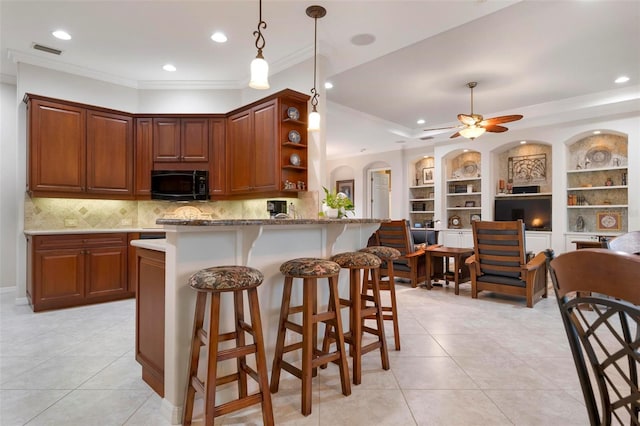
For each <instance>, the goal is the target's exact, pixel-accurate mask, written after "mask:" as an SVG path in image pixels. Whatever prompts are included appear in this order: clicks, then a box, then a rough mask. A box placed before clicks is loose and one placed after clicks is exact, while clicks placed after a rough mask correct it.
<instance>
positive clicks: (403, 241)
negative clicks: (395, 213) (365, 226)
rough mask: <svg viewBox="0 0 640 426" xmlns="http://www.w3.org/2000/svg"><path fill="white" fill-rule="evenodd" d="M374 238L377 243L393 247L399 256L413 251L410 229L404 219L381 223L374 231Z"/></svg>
mask: <svg viewBox="0 0 640 426" xmlns="http://www.w3.org/2000/svg"><path fill="white" fill-rule="evenodd" d="M376 238H377V242H376V244H377V245H379V246H385V247H393V248H395V249H397V250H398V251H399V252H400V256H406V255H407V254H409V253H412V252H414V251H415V250H414V247H413V240H412V238H411V230H410V229H409V225H408V224H407V221H406V220H404V219H402V220H392V221H389V222H383V223H381V224H380V228H378V231H377V232H376Z"/></svg>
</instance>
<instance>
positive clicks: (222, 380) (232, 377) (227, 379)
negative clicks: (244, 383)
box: [216, 373, 240, 386]
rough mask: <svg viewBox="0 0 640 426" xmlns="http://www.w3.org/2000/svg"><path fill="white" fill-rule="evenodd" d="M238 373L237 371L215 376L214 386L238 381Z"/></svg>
mask: <svg viewBox="0 0 640 426" xmlns="http://www.w3.org/2000/svg"><path fill="white" fill-rule="evenodd" d="M239 377H240V375H239V374H238V373H231V374H227V375H226V376H222V377H216V386H220V385H226V384H227V383H233V382H236V381H238V378H239Z"/></svg>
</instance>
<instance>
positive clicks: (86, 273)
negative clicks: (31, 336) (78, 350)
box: [27, 233, 134, 312]
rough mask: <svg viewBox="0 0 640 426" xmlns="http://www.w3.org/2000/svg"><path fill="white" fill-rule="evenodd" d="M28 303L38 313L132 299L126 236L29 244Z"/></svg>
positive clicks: (36, 239)
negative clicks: (128, 283)
mask: <svg viewBox="0 0 640 426" xmlns="http://www.w3.org/2000/svg"><path fill="white" fill-rule="evenodd" d="M27 242H28V256H27V265H28V267H29V268H30V270H29V271H28V272H27V289H28V297H29V300H30V302H31V304H32V306H33V310H34V311H36V312H37V311H42V310H46V309H57V308H66V307H70V306H78V305H83V304H87V303H94V302H101V301H108V300H116V299H122V298H126V297H132V296H133V295H134V294H133V293H132V292H129V291H128V289H127V234H125V233H113V234H66V235H36V236H33V237H30V238H28V239H27Z"/></svg>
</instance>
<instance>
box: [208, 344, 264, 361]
mask: <svg viewBox="0 0 640 426" xmlns="http://www.w3.org/2000/svg"><path fill="white" fill-rule="evenodd" d="M256 351H257V348H256V345H255V343H253V344H251V345H245V346H239V347H237V348H231V349H224V350H222V351H218V355H217V358H218V361H225V360H227V359H232V358H239V357H241V356H246V355H249V354H254V353H256Z"/></svg>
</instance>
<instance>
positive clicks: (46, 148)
mask: <svg viewBox="0 0 640 426" xmlns="http://www.w3.org/2000/svg"><path fill="white" fill-rule="evenodd" d="M27 108H28V118H29V125H28V137H29V149H30V152H29V190H30V191H34V192H45V193H46V192H67V193H82V192H84V190H85V166H86V162H85V146H86V129H85V116H86V111H85V109H84V108H79V107H75V106H71V105H65V104H63V103H57V102H51V101H45V100H40V99H33V100H31V101H30V102H29V103H28V106H27Z"/></svg>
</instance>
